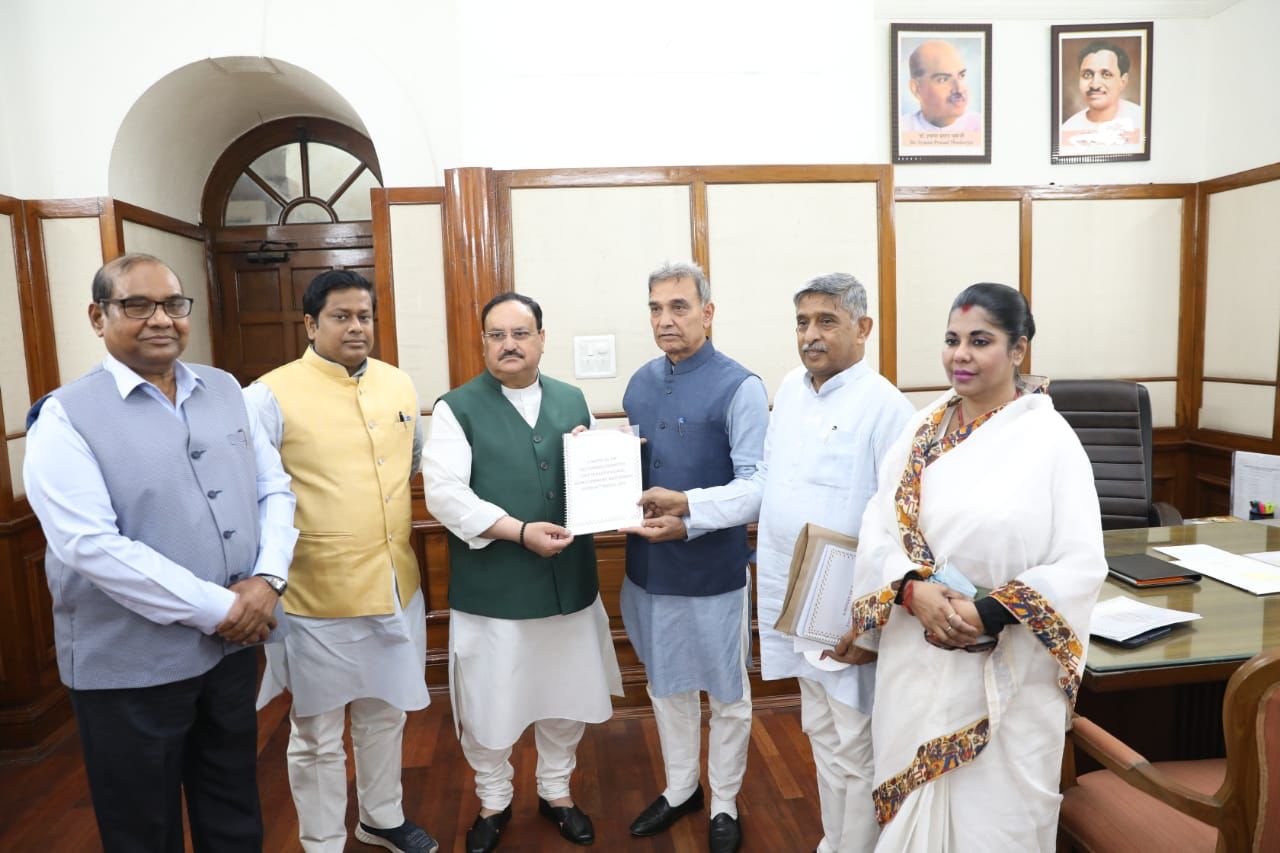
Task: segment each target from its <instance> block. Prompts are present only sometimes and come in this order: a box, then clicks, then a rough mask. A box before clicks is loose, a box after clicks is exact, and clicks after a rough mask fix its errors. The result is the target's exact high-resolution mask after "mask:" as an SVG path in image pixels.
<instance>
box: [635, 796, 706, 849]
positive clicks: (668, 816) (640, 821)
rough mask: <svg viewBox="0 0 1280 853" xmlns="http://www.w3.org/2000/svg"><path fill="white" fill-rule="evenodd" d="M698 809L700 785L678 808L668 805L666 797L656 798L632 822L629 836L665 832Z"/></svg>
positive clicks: (700, 803) (699, 806)
mask: <svg viewBox="0 0 1280 853" xmlns="http://www.w3.org/2000/svg"><path fill="white" fill-rule="evenodd" d="M700 808H702V786H701V785H699V786H698V788H697V790H695V791H694V792H693V795H692V796H691V797H689V799H687V800H685V801H684V802H683V803H681V804H680V805H678V806H673V805H671V804H670V803H668V802H667V798H666V797H658V799H656V800H654V801H653V802H652V803H650V804H649V808H647V809H645V810H644V811H642V812H640V817H638V818H636V819H635V821H633V822H632V824H631V834H632V835H636V836H639V837H641V838H644V837H645V836H648V835H657V834H658V833H659V832H666V831H667V830H668V829H670V828H671V824H673V823H675V822H676V821H678V820H679V819H680V818H682V817H684V816H685V815H687V814H691V813H692V812H696V811H697V810H698V809H700Z"/></svg>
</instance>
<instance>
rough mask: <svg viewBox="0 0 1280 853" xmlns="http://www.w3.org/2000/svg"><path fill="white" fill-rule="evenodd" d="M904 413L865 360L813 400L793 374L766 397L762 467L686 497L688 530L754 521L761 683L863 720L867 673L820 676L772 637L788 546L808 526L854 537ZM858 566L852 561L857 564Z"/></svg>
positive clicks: (804, 374) (801, 376)
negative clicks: (813, 692) (799, 692)
mask: <svg viewBox="0 0 1280 853" xmlns="http://www.w3.org/2000/svg"><path fill="white" fill-rule="evenodd" d="M911 413H912V409H911V404H910V403H908V402H907V399H906V398H905V397H903V396H902V392H900V391H899V390H898V389H896V388H894V387H893V385H892V384H891V383H890V382H889V381H888V380H886V379H885V378H884V377H883V376H881V375H880V374H878V373H876V372H875V371H874V370H872V369H871V368H870V367H869V366H868V365H867V363H866V361H865V360H863V361H859V362H858V363H857V364H854V365H853V366H852V367H850V368H848V369H846V370H845V371H843V372H841V373H838V374H836V375H835V376H833V377H831V378H830V379H828V380H827V381H826V382H824V383H823V385H822V388H821V389H819V390H818V391H814V390H813V385H812V383H811V382H810V381H809V374H808V371H806V370H805V369H804V368H802V367H801V368H796V369H795V370H793V371H792V372H791V373H789V374H787V376H786V377H785V378H784V379H783V380H782V384H781V385H780V386H779V387H778V392H777V394H776V395H775V396H774V403H773V413H772V414H771V415H770V417H769V431H768V434H767V435H766V437H765V444H764V458H763V460H762V461H761V463H760V465H759V466H758V467H757V469H756V473H755V475H754V476H753V477H752V478H751V479H750V480H747V481H735V482H734V483H733V484H730V485H729V486H722V487H718V488H714V489H691V490H690V491H689V492H688V499H689V523H690V526H691V527H696V528H713V529H714V528H718V527H728V526H732V525H735V524H743V523H745V522H747V521H750V520H752V519H754V518H755V517H756V516H757V514H758V515H759V519H760V526H759V530H758V531H757V544H756V583H757V614H758V618H759V625H760V663H761V669H762V671H763V675H764V678H765V679H766V680H773V679H779V678H789V677H791V676H799V677H802V678H808V679H811V680H813V681H817V682H820V683H821V684H822V685H823V686H824V687H825V688H826V689H827V691H828V693H830V694H831V695H832V696H834V697H835V698H836V699H837V700H838V701H840V702H842V703H844V704H845V705H849V706H851V707H854V708H857V709H858V710H860V711H862V712H863V713H864V714H869V713H870V712H871V701H872V691H873V687H874V680H875V667H874V666H860V667H849V668H847V669H844V670H841V671H839V672H828V671H826V670H821V669H818V668H817V667H815V666H813V665H812V664H810V663H809V662H808V661H807V660H806V659H805V657H804V655H803V654H802V653H800V652H797V651H796V650H795V644H794V641H793V640H792V638H791V637H788V636H785V635H783V634H781V633H779V632H777V631H775V630H774V629H773V625H774V623H775V622H777V621H778V615H779V614H780V613H781V611H782V600H783V598H784V597H785V595H786V590H787V575H788V573H789V571H790V568H791V554H792V551H793V550H794V549H795V543H796V539H797V538H798V537H799V535H800V531H801V530H802V529H803V528H804V525H805V524H806V523H808V522H812V523H814V524H818V525H821V526H823V527H826V528H829V529H831V530H837V531H840V532H841V533H846V534H848V535H851V536H852V535H854V534H855V533H857V531H858V525H859V524H860V523H861V521H862V512H863V507H865V506H866V503H867V501H868V500H869V499H870V498H871V496H872V495H873V494H874V493H875V490H876V481H877V473H878V472H879V471H881V470H882V466H881V463H880V460H881V459H882V458H883V457H884V455H885V453H886V452H887V451H888V449H889V446H890V445H891V444H892V443H893V441H894V439H895V438H896V437H897V436H898V433H899V432H900V431H901V430H902V426H903V424H905V423H906V422H907V420H908V419H909V418H910V417H911ZM859 566H861V557H859Z"/></svg>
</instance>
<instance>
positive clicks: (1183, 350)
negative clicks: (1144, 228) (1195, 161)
mask: <svg viewBox="0 0 1280 853" xmlns="http://www.w3.org/2000/svg"><path fill="white" fill-rule="evenodd" d="M1200 196H1201V194H1200V190H1199V188H1198V187H1196V186H1194V185H1188V186H1187V189H1186V192H1185V193H1184V194H1183V196H1182V247H1181V248H1182V263H1181V282H1180V285H1181V286H1180V288H1179V293H1178V304H1179V314H1178V320H1179V322H1178V429H1179V431H1180V433H1181V434H1182V435H1183V436H1184V437H1185V436H1187V435H1189V434H1190V432H1191V430H1192V429H1194V428H1195V426H1196V418H1197V416H1198V413H1199V409H1200V374H1201V370H1202V368H1203V366H1204V335H1203V334H1201V332H1202V330H1203V329H1204V295H1205V294H1204V288H1203V286H1202V282H1203V281H1204V278H1203V277H1202V274H1201V270H1202V269H1203V267H1202V266H1201V258H1200V254H1201V253H1200V249H1199V246H1200V233H1201V230H1202V229H1203V227H1204V223H1203V220H1202V219H1201V212H1202V208H1201V198H1200ZM1206 209H1207V208H1206Z"/></svg>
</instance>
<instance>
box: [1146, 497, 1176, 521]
mask: <svg viewBox="0 0 1280 853" xmlns="http://www.w3.org/2000/svg"><path fill="white" fill-rule="evenodd" d="M1147 521H1148V522H1150V524H1151V526H1152V527H1178V526H1179V525H1181V524H1182V513H1180V512H1178V510H1177V509H1176V508H1174V506H1173V504H1168V503H1165V502H1164V501H1156V502H1155V503H1153V504H1151V509H1150V510H1149V511H1148V512H1147Z"/></svg>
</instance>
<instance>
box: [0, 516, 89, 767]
mask: <svg viewBox="0 0 1280 853" xmlns="http://www.w3.org/2000/svg"><path fill="white" fill-rule="evenodd" d="M0 564H3V565H4V566H5V568H6V571H4V572H0V761H11V760H29V759H33V758H36V757H38V756H39V755H41V754H42V753H43V752H44V751H45V750H47V749H48V748H49V747H51V746H52V745H53V744H54V743H56V742H57V741H58V740H59V739H60V738H61V737H62V736H63V735H64V734H65V732H66V728H67V726H69V725H70V721H71V705H70V702H69V700H68V698H67V692H66V689H65V688H64V687H63V686H62V684H61V682H60V681H59V679H58V671H57V664H56V659H55V653H54V646H53V604H52V601H51V600H50V597H49V588H48V583H47V581H46V580H45V575H44V537H43V535H42V534H41V531H40V525H39V524H38V522H37V521H36V518H35V516H34V515H31V514H30V513H28V514H27V515H26V516H25V517H23V518H19V519H16V520H13V521H0Z"/></svg>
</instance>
